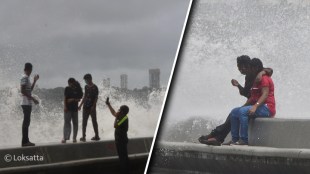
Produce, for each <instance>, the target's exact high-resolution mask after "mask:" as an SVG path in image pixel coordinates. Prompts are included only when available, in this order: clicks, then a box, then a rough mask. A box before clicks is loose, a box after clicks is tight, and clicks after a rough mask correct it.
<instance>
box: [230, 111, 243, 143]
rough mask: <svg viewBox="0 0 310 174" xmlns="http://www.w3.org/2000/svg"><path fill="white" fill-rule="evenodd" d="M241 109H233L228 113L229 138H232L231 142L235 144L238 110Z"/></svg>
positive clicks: (237, 137) (237, 128)
mask: <svg viewBox="0 0 310 174" xmlns="http://www.w3.org/2000/svg"><path fill="white" fill-rule="evenodd" d="M240 109H241V107H238V108H235V109H233V110H232V111H231V112H230V115H231V117H230V123H231V136H232V141H233V142H237V141H238V140H239V126H240V122H239V115H240V114H239V112H240V111H239V110H240Z"/></svg>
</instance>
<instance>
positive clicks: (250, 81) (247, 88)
mask: <svg viewBox="0 0 310 174" xmlns="http://www.w3.org/2000/svg"><path fill="white" fill-rule="evenodd" d="M254 80H255V77H253V76H251V75H246V76H245V82H244V88H243V90H242V91H240V94H241V95H243V96H244V97H246V98H250V97H251V93H250V90H251V88H252V86H253V83H254Z"/></svg>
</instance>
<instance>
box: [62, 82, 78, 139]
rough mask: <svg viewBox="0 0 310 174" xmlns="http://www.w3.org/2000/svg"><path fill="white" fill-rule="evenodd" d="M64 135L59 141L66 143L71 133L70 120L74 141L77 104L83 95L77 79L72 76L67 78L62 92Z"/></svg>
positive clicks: (76, 130) (76, 127)
mask: <svg viewBox="0 0 310 174" xmlns="http://www.w3.org/2000/svg"><path fill="white" fill-rule="evenodd" d="M64 96H65V97H64V120H65V123H64V137H63V140H62V141H61V142H62V143H66V141H67V140H69V139H70V134H71V120H72V124H73V137H72V139H73V143H76V136H77V132H78V126H79V124H78V104H79V101H80V100H81V98H82V97H83V90H82V88H81V85H80V83H79V82H78V81H76V80H75V79H74V78H69V80H68V86H67V87H66V88H65V92H64Z"/></svg>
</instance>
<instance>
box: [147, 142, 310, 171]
mask: <svg viewBox="0 0 310 174" xmlns="http://www.w3.org/2000/svg"><path fill="white" fill-rule="evenodd" d="M152 157H153V158H152V160H153V161H152V164H153V166H154V167H155V168H154V169H152V168H150V172H156V171H157V170H158V168H164V169H171V170H173V171H191V172H209V173H212V174H222V173H223V174H224V173H238V174H249V173H251V174H262V173H264V174H269V173H270V174H278V173H279V174H280V173H281V174H296V173H298V174H303V173H310V149H285V148H281V149H280V148H268V147H253V146H220V147H216V146H206V145H203V144H194V143H174V142H160V143H157V144H156V148H155V150H154V152H153V156H152ZM156 168H157V169H156Z"/></svg>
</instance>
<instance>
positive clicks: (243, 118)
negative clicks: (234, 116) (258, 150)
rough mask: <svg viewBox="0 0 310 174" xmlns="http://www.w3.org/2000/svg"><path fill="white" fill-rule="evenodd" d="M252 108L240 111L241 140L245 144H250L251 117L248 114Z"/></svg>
mask: <svg viewBox="0 0 310 174" xmlns="http://www.w3.org/2000/svg"><path fill="white" fill-rule="evenodd" d="M251 107H252V106H244V107H242V108H240V110H239V120H240V139H241V140H242V141H243V142H244V143H246V144H247V143H248V126H249V116H248V112H249V110H250V109H251Z"/></svg>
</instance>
